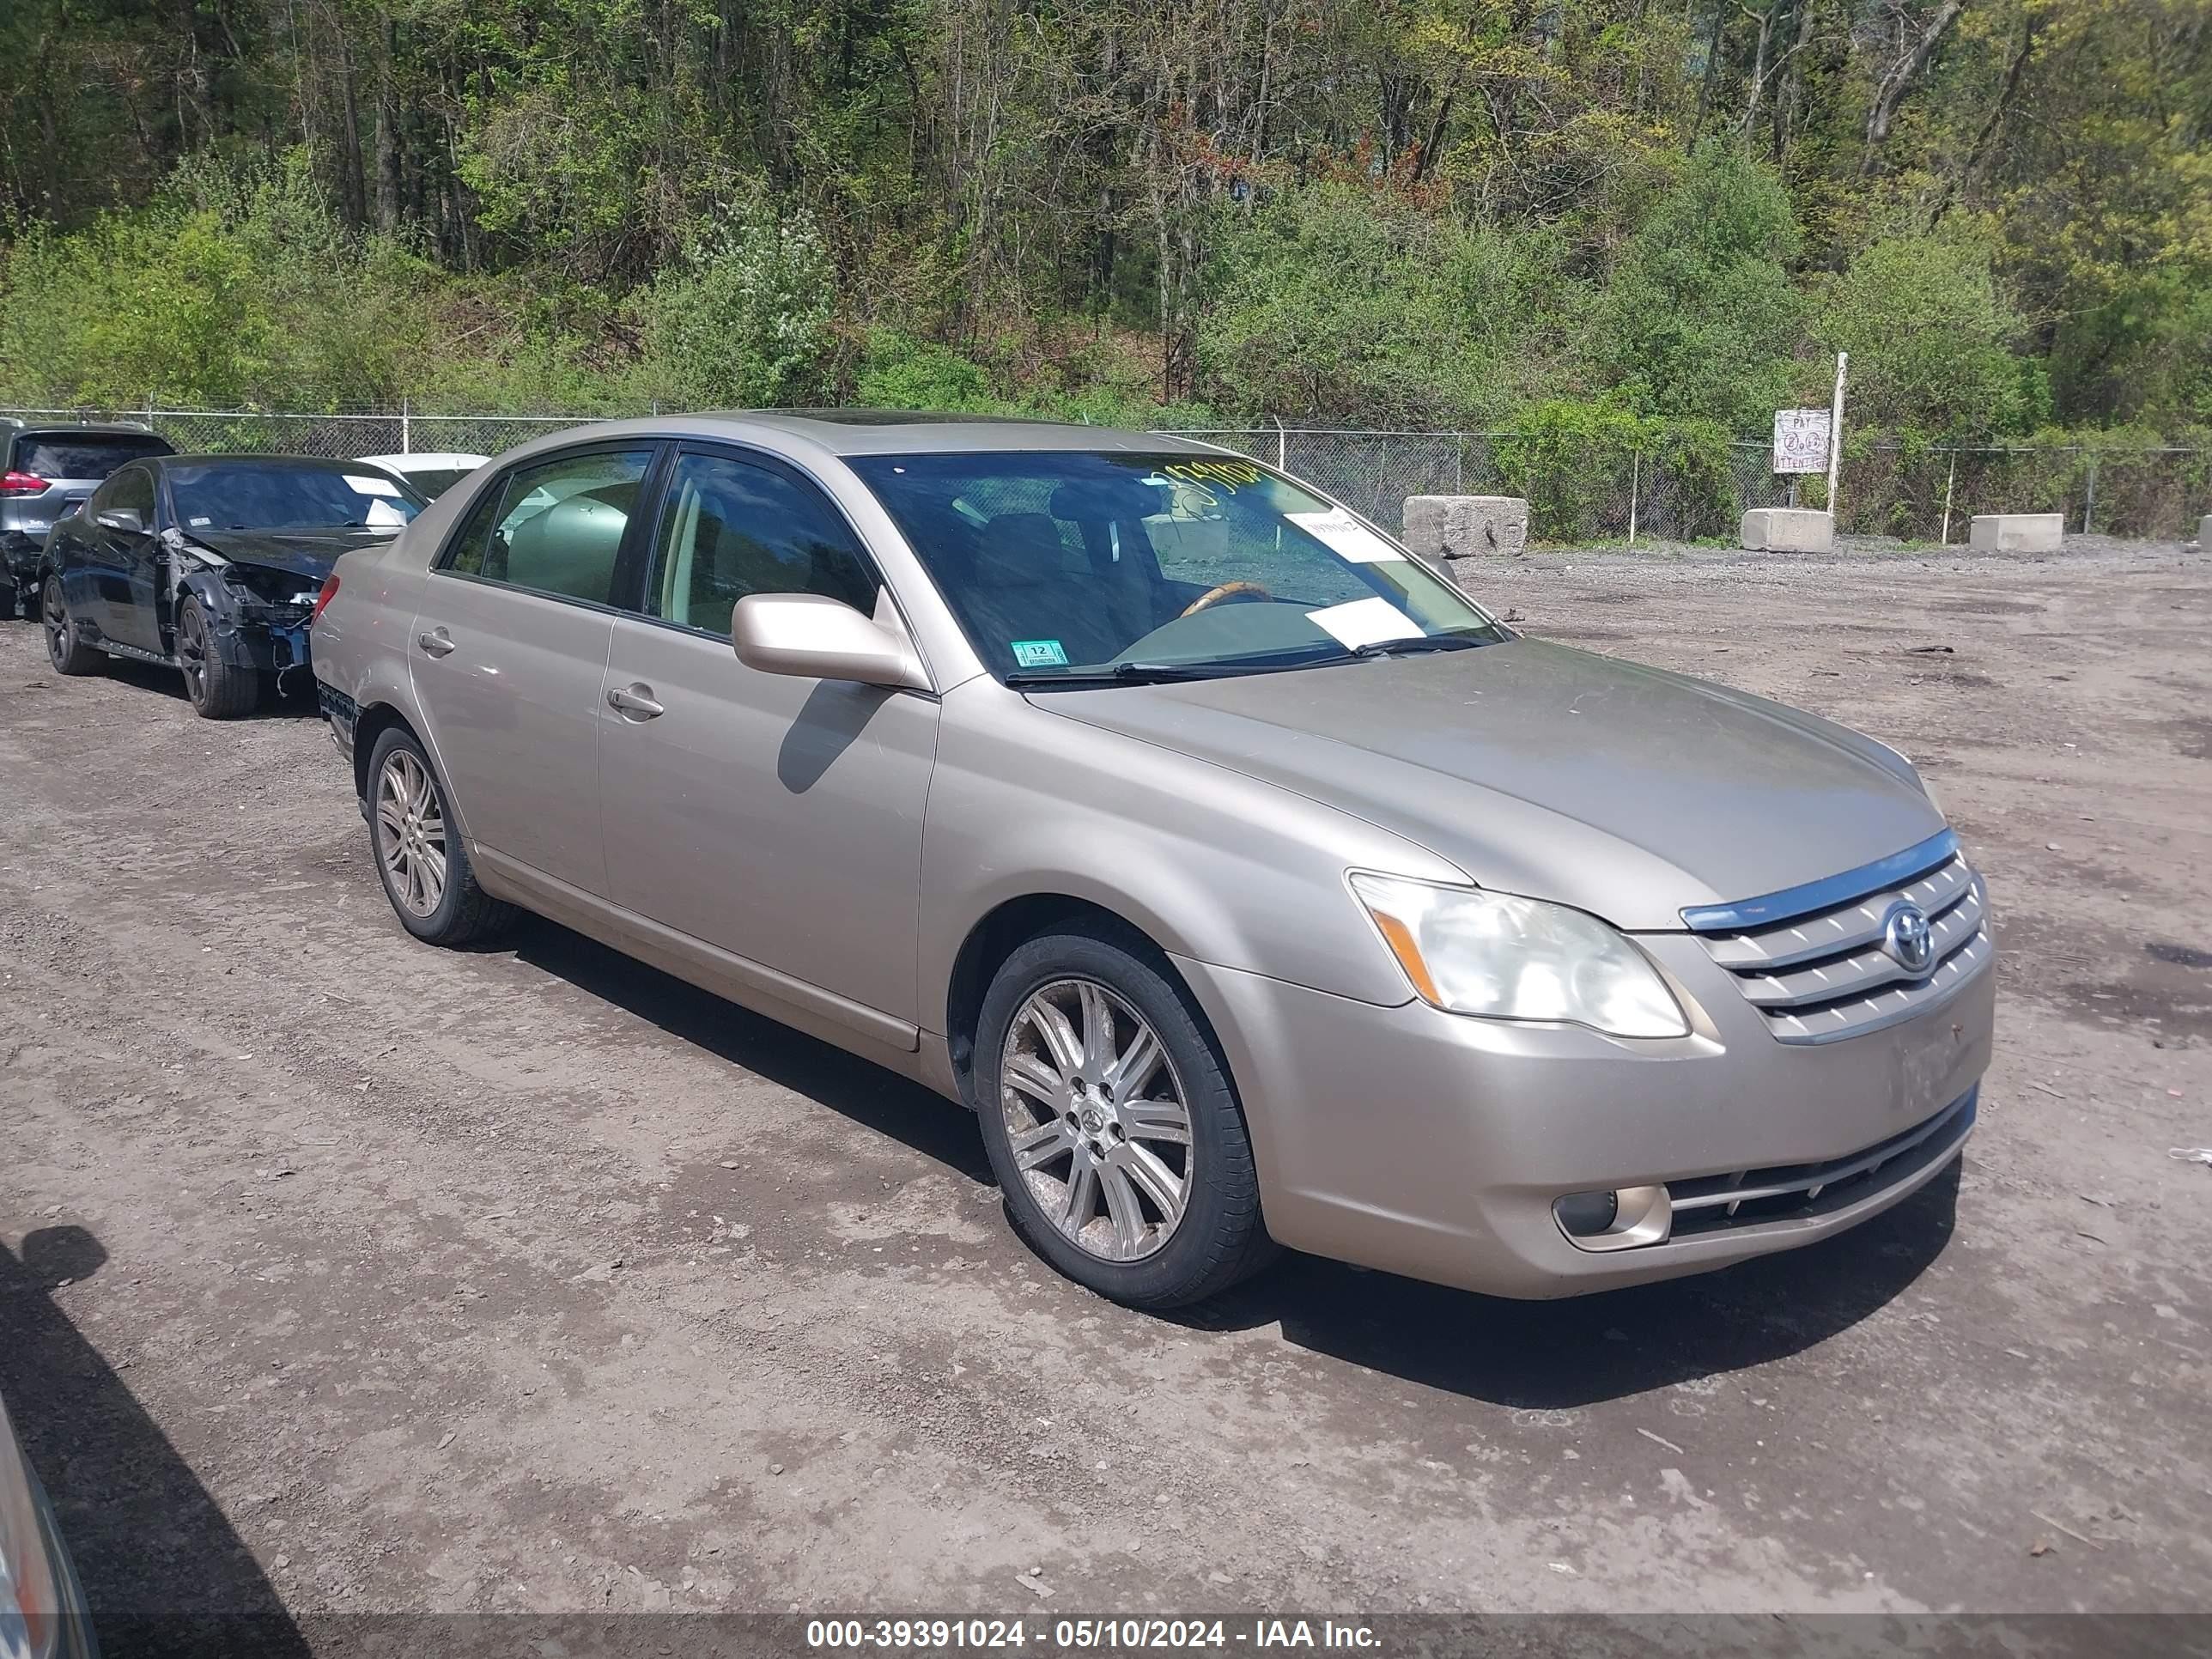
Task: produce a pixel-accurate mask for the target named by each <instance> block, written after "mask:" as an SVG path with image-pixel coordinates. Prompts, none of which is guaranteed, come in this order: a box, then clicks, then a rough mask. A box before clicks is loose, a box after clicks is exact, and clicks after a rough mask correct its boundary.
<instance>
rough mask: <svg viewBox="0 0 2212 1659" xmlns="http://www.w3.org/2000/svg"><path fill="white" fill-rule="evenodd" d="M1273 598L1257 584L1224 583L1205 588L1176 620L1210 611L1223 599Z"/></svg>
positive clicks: (1183, 609)
mask: <svg viewBox="0 0 2212 1659" xmlns="http://www.w3.org/2000/svg"><path fill="white" fill-rule="evenodd" d="M1274 597H1275V596H1274V595H1273V593H1270V592H1268V591H1267V589H1266V588H1264V587H1262V586H1260V584H1259V583H1257V582H1224V583H1222V584H1221V585H1220V586H1218V587H1209V588H1207V589H1206V592H1203V593H1201V594H1200V595H1199V596H1198V597H1197V598H1196V599H1193V600H1192V601H1191V602H1190V603H1189V604H1188V605H1185V606H1183V608H1182V611H1181V613H1180V614H1179V615H1178V617H1177V618H1176V620H1178V621H1180V620H1182V617H1195V616H1196V615H1197V614H1198V613H1199V612H1200V611H1210V610H1212V608H1213V607H1214V606H1215V605H1219V604H1220V603H1222V601H1224V600H1225V599H1273V598H1274Z"/></svg>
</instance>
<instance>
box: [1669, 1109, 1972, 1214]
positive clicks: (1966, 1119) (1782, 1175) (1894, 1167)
mask: <svg viewBox="0 0 2212 1659" xmlns="http://www.w3.org/2000/svg"><path fill="white" fill-rule="evenodd" d="M1979 1093H1980V1091H1979V1090H1978V1089H1969V1090H1968V1091H1966V1093H1965V1094H1963V1095H1961V1096H1960V1097H1959V1098H1958V1099H1956V1100H1954V1101H1953V1102H1952V1103H1950V1104H1949V1105H1948V1106H1946V1107H1945V1108H1944V1109H1942V1111H1940V1112H1938V1113H1936V1115H1935V1116H1933V1117H1931V1118H1929V1119H1928V1120H1927V1121H1925V1122H1923V1123H1919V1124H1916V1125H1915V1126H1914V1127H1911V1128H1910V1129H1907V1130H1905V1133H1902V1134H1897V1135H1892V1136H1891V1137H1890V1138H1889V1139H1887V1140H1882V1141H1877V1142H1876V1143H1875V1145H1873V1146H1869V1147H1867V1148H1866V1149H1865V1150H1864V1151H1863V1152H1853V1153H1851V1154H1850V1155H1849V1156H1847V1157H1844V1158H1830V1159H1828V1160H1827V1161H1826V1163H1821V1164H1780V1165H1778V1166H1776V1167H1775V1168H1772V1169H1767V1170H1736V1171H1735V1173H1733V1174H1731V1175H1717V1176H1699V1177H1698V1178H1697V1179H1696V1180H1694V1181H1670V1182H1668V1183H1667V1196H1668V1200H1670V1202H1671V1203H1672V1204H1673V1206H1674V1230H1673V1231H1672V1233H1671V1234H1670V1235H1669V1236H1670V1237H1674V1238H1686V1237H1694V1236H1695V1235H1697V1234H1699V1233H1710V1232H1715V1231H1720V1230H1721V1229H1723V1228H1728V1227H1738V1226H1749V1225H1753V1224H1754V1223H1757V1222H1761V1221H1790V1220H1800V1219H1803V1218H1808V1217H1812V1216H1819V1215H1826V1214H1827V1213H1828V1212H1831V1211H1832V1210H1840V1209H1843V1208H1844V1207H1845V1206H1848V1205H1851V1204H1856V1203H1857V1202H1858V1201H1859V1200H1861V1199H1864V1198H1870V1197H1872V1196H1873V1195H1874V1194H1876V1193H1878V1192H1880V1191H1881V1189H1882V1188H1885V1187H1892V1186H1894V1185H1896V1184H1897V1183H1898V1182H1900V1181H1903V1180H1905V1178H1906V1177H1908V1176H1912V1175H1915V1174H1917V1173H1918V1172H1919V1171H1920V1170H1925V1169H1927V1168H1929V1166H1930V1165H1932V1164H1940V1163H1942V1162H1943V1161H1944V1160H1945V1159H1947V1158H1949V1157H1950V1156H1951V1154H1952V1153H1953V1152H1956V1151H1957V1150H1958V1147H1959V1143H1960V1141H1962V1140H1964V1139H1966V1131H1967V1130H1969V1129H1971V1128H1972V1127H1974V1110H1975V1103H1976V1100H1977V1097H1978V1095H1979Z"/></svg>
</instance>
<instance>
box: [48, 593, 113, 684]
mask: <svg viewBox="0 0 2212 1659" xmlns="http://www.w3.org/2000/svg"><path fill="white" fill-rule="evenodd" d="M39 612H40V616H39V620H40V623H42V624H43V625H44V627H45V629H46V657H47V659H48V660H49V661H51V662H52V664H53V665H54V672H55V673H57V674H90V673H94V672H97V671H98V670H99V669H100V666H101V665H103V664H104V663H106V660H107V658H106V653H103V652H100V651H95V650H94V649H93V648H92V647H90V646H88V645H87V644H86V643H85V642H84V641H82V640H81V639H79V638H77V636H76V618H75V617H71V616H70V613H69V603H68V601H67V600H66V599H64V597H63V594H62V579H61V578H60V577H59V576H49V577H47V578H46V594H45V597H44V598H43V599H40V602H39Z"/></svg>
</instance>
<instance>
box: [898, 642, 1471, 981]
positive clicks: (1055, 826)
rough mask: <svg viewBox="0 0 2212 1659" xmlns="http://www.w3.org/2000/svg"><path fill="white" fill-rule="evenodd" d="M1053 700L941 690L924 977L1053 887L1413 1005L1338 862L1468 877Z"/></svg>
mask: <svg viewBox="0 0 2212 1659" xmlns="http://www.w3.org/2000/svg"><path fill="white" fill-rule="evenodd" d="M1048 696H1049V694H1045V695H1044V696H1040V697H1038V698H1037V699H1036V701H1035V702H1032V701H1031V700H1030V699H1028V698H1025V697H1023V696H1019V695H1018V694H1016V693H1012V692H1010V691H1008V690H1006V688H1005V687H1002V686H1000V685H999V684H997V683H996V682H994V681H991V680H988V679H985V680H981V681H971V682H969V684H967V685H965V686H962V687H960V688H957V690H954V691H953V692H951V693H949V694H947V696H946V697H945V702H944V719H943V723H942V726H941V728H940V731H939V738H938V754H937V769H936V773H935V775H934V776H933V779H932V781H931V785H930V797H929V808H928V822H927V827H926V829H925V831H924V836H923V842H922V872H921V878H922V880H921V887H922V900H921V963H920V967H921V983H922V984H923V985H925V986H927V987H933V989H937V988H942V987H949V986H950V985H951V980H952V973H953V964H954V963H955V962H956V961H957V959H958V956H959V952H960V950H961V947H962V946H963V944H964V943H965V942H966V940H967V939H968V937H969V933H971V932H972V931H973V930H974V929H975V927H976V926H977V925H978V924H979V923H980V922H981V921H982V920H983V919H984V918H985V917H987V915H990V914H991V912H993V911H994V910H995V909H997V908H999V907H1000V905H1002V904H1004V903H1006V902H1008V901H1010V900H1013V899H1018V898H1024V897H1030V896H1036V895H1041V894H1058V895H1065V896H1068V897H1071V898H1078V899H1082V900H1085V901H1087V902H1091V903H1094V904H1097V905H1099V906H1100V907H1102V908H1105V909H1107V910H1109V911H1111V912H1113V913H1114V914H1115V915H1119V916H1121V917H1122V918H1123V919H1124V920H1126V921H1128V922H1129V923H1130V924H1131V925H1132V926H1133V927H1138V928H1140V929H1142V930H1143V932H1144V933H1146V936H1147V937H1148V938H1150V939H1152V942H1153V943H1154V944H1155V945H1158V946H1159V947H1160V948H1161V949H1162V950H1164V951H1168V952H1169V953H1170V954H1171V955H1176V956H1181V957H1188V958H1190V959H1192V960H1194V961H1199V962H1204V963H1211V964H1213V965H1215V966H1218V967H1223V968H1232V969H1239V970H1242V971H1243V972H1247V973H1255V974H1263V975H1267V976H1268V977H1269V978H1272V979H1279V980H1287V981H1291V983H1293V984H1297V985H1303V986H1306V987H1310V988H1312V989H1315V990H1319V991H1325V992H1328V993H1329V994H1332V995H1336V996H1341V997H1350V998H1353V999H1355V1000H1359V1001H1362V1002H1368V1003H1373V1004H1377V1005H1381V1006H1396V1005H1397V1004H1400V1003H1403V1002H1406V1001H1407V1000H1410V998H1411V997H1412V995H1413V987H1411V985H1409V984H1408V983H1407V979H1406V975H1405V972H1404V970H1403V969H1401V968H1400V967H1399V965H1398V963H1397V962H1396V960H1395V958H1394V957H1392V956H1391V955H1390V953H1389V950H1388V949H1387V948H1386V947H1385V946H1384V945H1383V941H1382V939H1381V937H1380V936H1379V935H1378V934H1377V933H1376V930H1375V927H1374V925H1373V924H1372V923H1371V922H1370V921H1369V920H1368V918H1367V915H1366V914H1365V912H1364V911H1363V910H1362V909H1361V908H1360V907H1359V905H1358V902H1357V901H1356V900H1355V899H1354V898H1353V897H1352V894H1351V893H1350V891H1349V890H1347V889H1346V885H1345V879H1344V878H1345V873H1346V872H1347V871H1349V870H1353V869H1375V870H1386V871H1389V872H1394V873H1397V874H1402V875H1406V876H1409V877H1412V878H1415V879H1420V880H1429V881H1438V882H1464V881H1465V880H1466V877H1465V876H1464V875H1463V874H1462V872H1459V871H1458V870H1456V869H1455V868H1454V867H1453V866H1451V865H1449V864H1448V863H1446V862H1445V861H1444V860H1442V859H1439V858H1438V857H1437V855H1436V854H1432V853H1430V852H1427V851H1425V849H1423V848H1419V847H1417V846H1415V845H1414V844H1413V843H1412V842H1408V841H1406V840H1404V839H1403V838H1402V837H1401V836H1395V835H1394V834H1392V833H1390V832H1389V831H1388V830H1385V829H1380V828H1378V827H1377V826H1376V825H1374V824H1371V823H1367V822H1365V821H1364V820H1363V819H1359V818H1356V817H1352V816H1351V815H1350V814H1348V813H1345V812H1342V811H1338V810H1337V809H1335V808H1334V807H1329V806H1326V805H1322V804H1321V803H1319V802H1316V801H1312V800H1309V799H1306V798H1304V796H1300V795H1297V794H1294V793H1291V792H1290V791H1287V790H1285V789H1282V788H1280V787H1277V786H1275V785H1273V784H1268V783H1265V782H1262V781H1260V780H1258V779H1255V778H1251V777H1248V776H1246V775H1243V774H1242V773H1238V772H1235V771H1232V770H1230V769H1227V768H1225V767H1222V766H1219V765H1218V764H1216V763H1212V762H1209V761H1204V760H1200V759H1197V758H1195V757H1190V756H1187V755H1182V754H1180V753H1176V752H1175V751H1172V750H1164V749H1160V748H1158V747H1155V746H1153V745H1152V744H1146V743H1144V742H1141V741H1139V740H1138V739H1135V738H1127V737H1124V736H1122V735H1121V734H1118V733H1115V732H1108V731H1105V730H1103V728H1100V727H1097V726H1091V725H1088V724H1086V723H1085V722H1081V721H1078V720H1069V719H1066V718H1065V717H1064V716H1061V715H1058V714H1053V713H1051V712H1050V710H1049V707H1048ZM1040 705H1045V706H1040ZM939 1006H942V1004H941V1003H940V1004H939Z"/></svg>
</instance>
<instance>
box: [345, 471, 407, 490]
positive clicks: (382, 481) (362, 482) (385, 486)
mask: <svg viewBox="0 0 2212 1659" xmlns="http://www.w3.org/2000/svg"><path fill="white" fill-rule="evenodd" d="M345 481H346V483H347V484H348V485H349V487H350V488H352V489H357V490H359V491H360V492H361V493H362V495H398V493H399V486H398V484H396V483H392V480H391V479H389V478H368V477H362V475H361V474H360V473H358V472H349V473H347V474H346V475H345Z"/></svg>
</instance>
